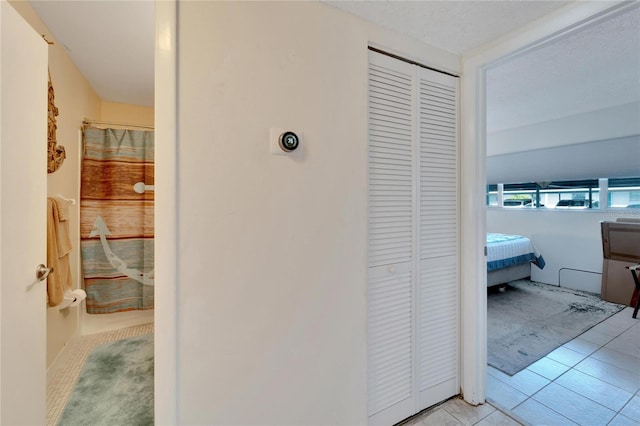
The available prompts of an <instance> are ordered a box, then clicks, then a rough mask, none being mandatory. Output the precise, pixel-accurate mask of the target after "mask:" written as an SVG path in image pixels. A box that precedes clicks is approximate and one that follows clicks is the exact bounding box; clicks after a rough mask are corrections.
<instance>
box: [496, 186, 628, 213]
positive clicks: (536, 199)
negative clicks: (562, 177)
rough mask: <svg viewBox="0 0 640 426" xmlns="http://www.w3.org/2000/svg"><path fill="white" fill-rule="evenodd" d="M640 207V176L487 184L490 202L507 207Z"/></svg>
mask: <svg viewBox="0 0 640 426" xmlns="http://www.w3.org/2000/svg"><path fill="white" fill-rule="evenodd" d="M601 197H603V198H602V199H603V200H604V199H606V201H607V203H606V204H603V205H602V208H640V178H612V179H583V180H567V181H553V182H521V183H505V184H494V185H487V205H488V206H493V207H498V206H503V207H505V208H555V209H572V210H576V209H581V210H584V209H599V208H601V206H600V202H601Z"/></svg>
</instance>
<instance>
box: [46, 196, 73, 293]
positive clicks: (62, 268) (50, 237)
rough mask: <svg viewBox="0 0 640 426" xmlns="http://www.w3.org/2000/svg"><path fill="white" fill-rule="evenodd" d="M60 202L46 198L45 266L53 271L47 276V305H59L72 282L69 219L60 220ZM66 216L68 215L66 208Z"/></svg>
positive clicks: (53, 198) (52, 198)
mask: <svg viewBox="0 0 640 426" xmlns="http://www.w3.org/2000/svg"><path fill="white" fill-rule="evenodd" d="M62 203H64V204H66V202H65V201H63V200H59V199H57V198H55V197H49V198H47V264H48V265H47V266H48V267H49V268H53V272H51V273H50V274H49V277H48V278H47V296H48V300H49V306H57V305H59V304H60V302H62V299H63V298H64V292H65V290H71V284H72V283H71V268H70V266H69V253H70V252H71V239H70V238H69V221H68V220H63V221H61V220H60V214H59V212H60V210H59V209H60V207H59V205H60V204H62ZM67 209H68V206H67ZM66 217H67V218H68V217H69V213H68V210H67V215H66Z"/></svg>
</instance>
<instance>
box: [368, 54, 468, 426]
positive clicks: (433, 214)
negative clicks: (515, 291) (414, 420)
mask: <svg viewBox="0 0 640 426" xmlns="http://www.w3.org/2000/svg"><path fill="white" fill-rule="evenodd" d="M431 74H433V75H431ZM443 77H445V78H443ZM452 87H453V92H451V88H452ZM456 87H457V81H456V79H455V78H453V77H449V76H445V75H441V74H439V73H436V72H432V71H429V70H425V69H422V68H419V67H418V66H415V65H411V64H408V63H405V62H402V61H399V60H396V59H393V58H390V57H387V56H384V55H380V54H377V53H374V52H369V150H368V163H369V191H368V208H369V211H368V360H367V361H368V414H369V423H370V424H386V425H390V424H394V423H397V422H398V421H400V420H403V419H405V418H407V417H409V416H411V415H413V414H415V413H417V412H418V411H420V410H422V409H424V408H426V407H428V406H430V405H433V404H435V403H437V402H439V401H442V400H444V399H446V398H448V397H449V396H452V395H455V394H457V393H458V390H459V385H458V364H459V362H458V345H459V343H458V342H459V338H458V331H457V330H458V319H457V317H458V308H457V306H458V305H457V303H458V291H457V282H458V280H457V253H458V249H457V247H458V242H457V241H458V235H457V196H456V194H457V142H456V141H457V135H456V126H457V124H456V119H457V117H456V110H457V104H456V99H457V91H456ZM452 93H453V98H451V94H452ZM452 112H453V115H451V114H452ZM452 131H453V133H451V132H452ZM452 292H453V293H452ZM452 298H453V299H452ZM452 373H453V375H452Z"/></svg>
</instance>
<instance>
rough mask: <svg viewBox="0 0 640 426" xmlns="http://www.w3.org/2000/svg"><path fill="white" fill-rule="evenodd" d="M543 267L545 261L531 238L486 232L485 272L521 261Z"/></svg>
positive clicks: (518, 263)
mask: <svg viewBox="0 0 640 426" xmlns="http://www.w3.org/2000/svg"><path fill="white" fill-rule="evenodd" d="M529 262H531V263H533V264H534V265H536V266H537V267H538V268H540V269H543V268H544V265H545V262H544V259H543V257H542V255H541V254H540V253H539V252H538V250H537V249H536V248H535V246H534V245H533V243H532V242H531V240H529V239H528V238H526V237H523V236H520V235H506V234H493V233H489V234H487V272H491V271H495V270H497V269H502V268H508V267H510V266H516V265H520V264H522V263H529Z"/></svg>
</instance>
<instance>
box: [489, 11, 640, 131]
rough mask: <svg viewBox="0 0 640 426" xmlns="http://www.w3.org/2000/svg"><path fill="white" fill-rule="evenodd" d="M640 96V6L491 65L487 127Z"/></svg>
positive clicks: (538, 119) (536, 119) (524, 122)
mask: <svg viewBox="0 0 640 426" xmlns="http://www.w3.org/2000/svg"><path fill="white" fill-rule="evenodd" d="M638 6H640V3H638ZM639 101H640V7H636V8H635V9H633V10H631V11H629V12H626V13H624V14H619V15H617V16H613V17H611V18H609V19H607V20H604V21H602V22H599V23H597V24H594V25H590V26H587V27H585V28H583V29H581V30H579V31H576V32H573V33H571V34H570V35H568V36H566V37H563V38H560V39H558V40H556V41H554V42H552V43H550V44H547V45H545V46H544V48H542V49H538V50H536V51H534V52H532V53H529V54H526V55H522V56H519V57H516V58H514V59H512V60H511V61H509V62H506V63H502V64H500V65H499V66H497V67H495V68H493V69H491V70H489V71H488V72H487V131H488V132H489V133H491V132H496V131H500V130H505V129H509V128H515V127H521V126H526V125H530V124H535V123H541V122H545V121H549V120H554V119H559V118H564V117H569V116H572V115H576V114H581V113H587V112H593V111H597V110H600V109H604V108H611V107H615V106H620V105H626V104H629V103H632V102H639ZM638 119H639V120H640V117H638Z"/></svg>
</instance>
